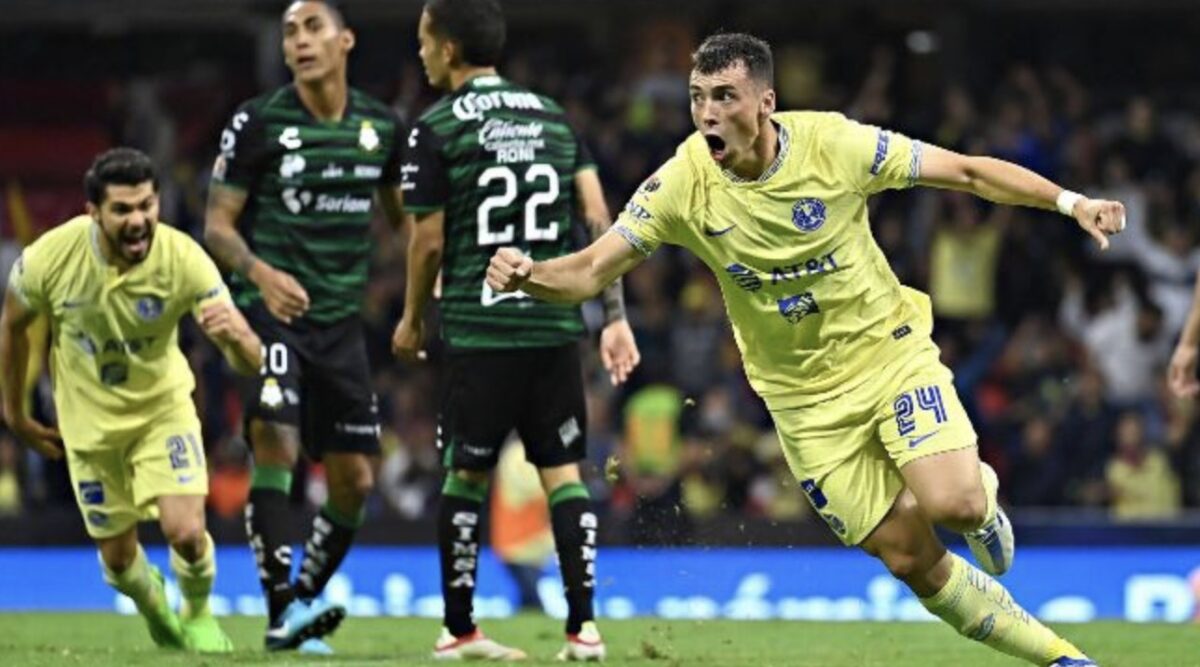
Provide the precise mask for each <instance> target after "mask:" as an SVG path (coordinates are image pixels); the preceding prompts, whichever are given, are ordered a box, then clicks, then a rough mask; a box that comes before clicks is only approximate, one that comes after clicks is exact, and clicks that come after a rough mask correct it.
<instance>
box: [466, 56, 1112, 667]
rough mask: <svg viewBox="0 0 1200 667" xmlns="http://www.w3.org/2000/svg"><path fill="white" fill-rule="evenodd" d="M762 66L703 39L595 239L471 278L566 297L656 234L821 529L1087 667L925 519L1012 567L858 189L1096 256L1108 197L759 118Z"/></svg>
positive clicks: (924, 303)
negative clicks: (983, 213) (697, 295)
mask: <svg viewBox="0 0 1200 667" xmlns="http://www.w3.org/2000/svg"><path fill="white" fill-rule="evenodd" d="M772 70H773V66H772V56H771V50H770V47H769V46H768V45H767V44H766V43H765V42H763V41H761V40H759V39H756V38H754V37H751V36H749V35H744V34H719V35H714V36H712V37H709V38H708V39H706V40H705V41H704V43H703V44H701V45H700V48H699V49H698V50H697V51H696V53H695V55H694V67H693V69H692V72H691V77H690V84H689V87H690V91H691V107H692V119H693V121H694V122H695V125H696V129H697V132H696V133H694V134H693V135H692V136H691V137H689V138H688V139H687V140H686V141H685V142H684V143H683V144H682V145H681V146H680V147H679V150H678V151H677V153H676V155H675V157H673V158H672V159H671V160H669V161H667V162H666V164H664V165H663V166H662V167H661V168H660V169H659V170H658V171H657V173H655V174H654V175H653V176H651V177H650V178H649V179H648V180H646V181H645V183H643V184H642V186H641V188H639V189H638V191H637V192H636V193H635V194H634V195H633V197H632V199H631V200H630V202H629V204H628V206H626V207H625V210H624V211H623V212H622V213H621V215H620V217H619V218H618V220H617V224H616V225H615V226H614V227H613V233H610V234H606V235H605V236H604V237H603V238H601V239H600V240H599V241H596V242H595V243H593V244H592V245H591V246H589V247H588V248H586V249H584V250H582V251H580V252H577V253H574V254H571V255H568V256H566V257H562V258H559V259H553V260H548V261H545V260H543V261H537V260H539V259H540V258H538V257H529V256H528V255H527V254H526V253H524V252H522V251H521V250H520V249H517V248H504V249H501V250H499V251H498V252H497V253H496V255H495V256H494V257H493V259H492V262H491V266H490V268H489V269H488V282H489V284H490V285H491V287H492V288H493V289H494V290H496V291H498V292H504V293H508V292H513V291H515V290H522V291H523V292H524V293H526V294H530V295H532V296H533V297H536V298H539V299H544V300H546V301H549V302H565V303H573V302H578V301H581V300H583V299H586V298H589V297H591V296H592V295H594V294H596V293H597V292H599V291H600V290H601V289H603V288H604V286H605V285H607V284H609V283H610V282H611V281H612V280H614V279H615V278H616V277H618V276H620V275H622V274H624V273H625V272H627V271H629V270H630V269H632V268H633V267H635V266H637V264H638V263H639V262H640V261H641V260H642V259H644V258H645V257H646V256H647V255H649V254H650V253H652V252H654V250H655V248H657V247H658V246H659V245H660V244H662V243H670V244H675V245H680V246H684V247H686V248H688V249H689V250H691V251H692V252H694V253H695V254H696V255H697V256H698V257H699V258H700V259H701V260H703V261H704V263H705V264H707V265H708V267H709V268H710V269H711V270H712V272H713V273H714V274H716V276H717V280H718V282H719V283H720V286H721V291H722V293H723V295H724V299H725V304H726V308H727V310H728V312H729V316H730V319H731V321H732V322H733V327H734V333H735V337H736V339H737V342H738V345H739V347H740V348H741V352H742V357H743V360H744V364H745V367H746V374H747V376H748V377H749V379H750V382H751V383H752V384H753V386H754V388H755V390H756V391H757V392H758V394H759V395H760V396H762V398H763V399H764V400H765V401H766V404H767V406H768V408H769V409H770V411H771V414H772V416H773V417H774V420H775V424H776V428H777V430H778V431H779V436H780V441H781V442H782V446H783V449H784V454H785V455H786V458H787V461H788V464H789V465H790V467H791V469H792V472H793V473H794V474H795V476H796V479H797V480H798V482H799V485H800V488H801V489H802V490H803V491H804V492H805V494H807V496H808V499H809V501H810V502H811V504H812V506H813V507H814V508H815V509H816V511H817V512H818V514H820V516H821V517H822V518H823V519H824V520H825V521H826V522H827V523H828V525H829V527H830V528H831V529H832V530H833V531H834V532H835V533H836V534H837V535H838V537H839V538H841V540H842V541H843V542H844V543H846V544H847V545H858V546H859V547H861V548H862V549H863V550H864V551H866V552H867V553H869V554H871V555H872V556H875V557H876V558H879V559H880V560H882V561H883V563H884V564H885V565H886V566H887V568H888V569H889V570H890V571H891V572H892V574H893V575H895V576H896V577H897V578H898V579H900V580H901V581H903V582H904V583H905V584H907V585H908V586H909V587H910V588H911V589H912V590H913V592H914V593H915V594H916V595H917V596H918V597H919V598H920V599H921V602H922V603H923V604H924V605H925V607H926V608H927V609H929V610H930V611H931V612H932V613H934V614H936V615H937V616H938V617H939V618H941V619H942V620H944V621H945V622H946V623H948V624H949V625H950V626H951V627H953V628H954V629H955V630H956V631H958V632H959V633H961V634H962V635H964V636H966V637H969V638H971V639H974V640H976V641H980V642H983V643H984V644H986V645H988V646H991V647H992V648H994V649H997V650H999V651H1003V652H1004V653H1008V654H1010V655H1013V656H1017V657H1019V658H1023V659H1025V660H1027V661H1029V662H1032V663H1034V664H1039V665H1059V666H1066V665H1094V664H1095V663H1094V662H1092V661H1091V660H1089V659H1088V658H1087V657H1086V656H1085V655H1084V654H1083V653H1082V652H1081V651H1080V650H1079V649H1077V648H1076V647H1075V646H1073V645H1072V644H1071V643H1069V642H1067V641H1066V640H1064V639H1062V638H1061V637H1059V636H1058V635H1056V634H1055V633H1054V632H1052V631H1051V630H1049V629H1048V628H1046V627H1045V626H1043V625H1042V624H1041V623H1040V622H1038V620H1037V619H1035V618H1034V617H1033V616H1031V615H1030V614H1029V613H1028V612H1026V611H1025V610H1023V609H1022V608H1021V607H1020V606H1018V605H1017V603H1016V602H1015V601H1014V600H1013V599H1012V596H1011V595H1009V593H1008V591H1007V590H1006V589H1005V588H1004V587H1003V586H1001V585H1000V584H999V583H998V582H996V581H995V580H993V579H992V578H991V577H989V576H988V575H987V574H984V573H983V572H981V571H979V570H978V569H976V568H975V567H973V566H971V565H970V564H968V563H967V562H966V561H965V560H963V559H962V558H960V557H958V556H956V555H955V554H953V553H950V552H948V551H947V550H946V548H945V547H944V546H943V545H942V544H941V542H940V541H939V540H938V538H937V536H936V534H935V533H934V531H933V524H938V525H941V526H944V527H946V528H948V529H951V530H954V531H957V532H960V533H962V534H963V535H964V536H965V537H966V539H967V541H968V544H969V545H970V547H971V552H972V553H973V554H974V556H975V558H976V560H977V561H978V562H979V564H980V566H982V567H983V569H985V570H987V571H988V572H989V573H991V574H996V575H998V574H1002V573H1004V572H1005V571H1006V570H1008V568H1009V567H1010V565H1011V564H1012V559H1013V537H1012V529H1011V526H1010V525H1009V523H1008V520H1007V518H1006V517H1005V516H1004V512H1003V511H1002V510H1001V508H1000V507H999V506H998V504H997V502H996V494H997V487H998V483H997V479H996V474H995V473H994V472H993V471H992V469H991V468H990V467H988V466H987V465H983V464H981V463H980V461H979V457H978V453H977V450H976V436H975V432H974V430H973V428H972V427H971V424H970V423H969V421H968V420H967V415H966V412H965V411H964V410H963V407H962V404H961V403H960V402H959V399H958V396H957V395H956V394H955V391H954V386H953V384H952V382H951V373H950V370H949V369H947V368H946V367H945V366H943V365H942V364H941V362H940V361H939V358H938V349H937V347H936V346H935V345H934V344H933V342H932V340H931V338H930V331H931V328H932V315H931V312H930V305H929V300H928V299H927V297H926V296H925V295H924V294H921V293H919V292H917V291H915V290H912V289H909V288H906V287H903V286H901V285H900V283H899V281H898V280H897V279H896V276H895V274H894V273H892V271H891V269H890V267H889V266H888V263H887V260H886V259H885V257H884V255H883V253H882V252H881V251H880V250H879V247H878V246H877V245H876V244H875V242H874V240H873V239H872V237H871V234H870V227H869V225H868V222H867V198H868V197H869V196H871V195H872V194H874V193H877V192H880V191H882V190H886V189H891V188H905V187H910V186H913V185H916V184H921V185H927V186H932V187H938V188H950V189H956V190H962V191H965V192H970V193H973V194H975V195H977V196H980V197H983V198H986V199H988V200H991V201H994V202H998V203H1003V204H1019V205H1024V206H1032V207H1037V208H1044V209H1049V210H1055V209H1057V210H1058V211H1060V212H1061V213H1063V214H1064V215H1067V216H1069V217H1072V218H1074V220H1075V222H1076V223H1077V224H1078V225H1079V226H1080V227H1081V228H1082V229H1083V230H1084V231H1085V232H1087V233H1088V234H1090V235H1091V236H1092V237H1094V238H1095V240H1096V242H1097V243H1098V244H1099V245H1100V247H1101V248H1106V247H1107V246H1108V238H1107V237H1108V236H1110V235H1112V234H1115V233H1117V232H1118V231H1120V229H1121V228H1122V227H1123V226H1124V208H1123V207H1122V206H1121V204H1120V203H1118V202H1113V201H1100V200H1093V199H1088V198H1086V197H1083V196H1081V195H1079V194H1076V193H1073V192H1069V191H1064V190H1063V189H1062V188H1060V187H1058V186H1056V185H1055V184H1053V183H1051V182H1050V181H1048V180H1046V179H1044V178H1042V177H1040V176H1038V175H1037V174H1034V173H1032V172H1030V171H1028V170H1026V169H1023V168H1021V167H1018V166H1016V165H1013V164H1010V163H1008V162H1004V161H1001V160H996V159H992V158H987V157H968V156H964V155H959V154H956V153H953V152H950V151H947V150H944V149H941V148H937V147H935V146H931V145H928V144H923V143H921V142H919V141H914V140H911V139H909V138H908V137H905V136H903V135H900V134H897V133H895V132H890V131H888V130H884V129H880V128H876V127H869V126H865V125H860V124H858V123H856V122H854V121H851V120H848V119H846V118H845V117H843V116H842V115H840V114H837V113H811V112H792V113H776V111H775V92H774V90H772V78H773V71H772Z"/></svg>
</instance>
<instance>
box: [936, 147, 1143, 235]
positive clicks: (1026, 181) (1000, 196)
mask: <svg viewBox="0 0 1200 667" xmlns="http://www.w3.org/2000/svg"><path fill="white" fill-rule="evenodd" d="M918 182H919V183H921V184H922V185H928V186H932V187H935V188H946V189H950V190H961V191H963V192H970V193H971V194H974V195H976V196H978V197H982V198H984V199H987V200H989V201H993V202H996V203H998V204H1015V205H1019V206H1030V207H1033V208H1042V209H1047V210H1051V211H1053V210H1061V211H1062V212H1063V213H1064V214H1068V215H1070V216H1071V217H1073V218H1075V221H1076V222H1077V223H1079V226H1080V227H1081V228H1082V229H1083V231H1085V232H1087V233H1088V234H1090V235H1091V236H1092V238H1094V239H1096V243H1097V244H1098V245H1099V246H1100V249H1101V250H1106V249H1108V237H1109V236H1112V235H1114V234H1117V233H1118V232H1120V231H1121V230H1122V229H1124V228H1125V207H1124V206H1123V205H1122V204H1121V203H1120V202H1116V201H1109V200H1104V199H1089V198H1087V197H1083V196H1081V195H1077V194H1075V193H1072V192H1067V191H1065V190H1063V188H1061V187H1059V186H1057V185H1055V184H1054V183H1052V182H1051V181H1049V180H1047V179H1045V178H1043V177H1041V176H1039V175H1037V174H1035V173H1034V172H1032V171H1030V170H1028V169H1026V168H1024V167H1021V166H1018V165H1015V164H1013V163H1011V162H1006V161H1004V160H998V159H996V158H991V157H980V156H968V155H962V154H960V153H955V152H954V151H949V150H946V149H944V148H938V147H937V146H930V145H928V144H926V145H925V146H924V152H923V154H922V156H921V176H920V179H919V180H918Z"/></svg>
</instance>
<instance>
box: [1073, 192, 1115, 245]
mask: <svg viewBox="0 0 1200 667" xmlns="http://www.w3.org/2000/svg"><path fill="white" fill-rule="evenodd" d="M1071 213H1072V214H1073V215H1074V216H1075V221H1076V222H1078V223H1079V226H1080V227H1082V228H1083V231H1085V232H1087V233H1088V234H1091V236H1092V238H1094V239H1096V243H1097V244H1099V245H1100V249H1101V250H1108V237H1110V236H1112V235H1114V234H1118V233H1120V232H1121V231H1122V230H1123V229H1125V206H1124V205H1123V204H1121V202H1119V201H1109V200H1107V199H1088V198H1086V197H1085V198H1083V199H1080V200H1079V201H1078V202H1076V203H1075V208H1074V210H1072V211H1071Z"/></svg>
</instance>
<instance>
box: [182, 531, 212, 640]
mask: <svg viewBox="0 0 1200 667" xmlns="http://www.w3.org/2000/svg"><path fill="white" fill-rule="evenodd" d="M204 541H205V544H204V553H203V554H201V556H200V558H198V559H197V560H196V561H195V562H194V563H189V562H188V561H186V560H184V558H183V556H181V555H179V553H177V552H176V551H175V550H174V549H171V571H172V572H174V573H175V580H176V581H178V582H179V592H180V594H181V595H182V596H183V608H182V609H181V610H180V614H179V615H180V616H181V617H182V618H183V619H184V620H188V619H192V618H196V617H198V616H204V615H206V614H208V613H209V611H208V596H209V594H210V593H212V587H213V581H214V580H216V578H217V556H216V547H215V545H213V539H212V535H209V534H208V533H207V532H206V533H204Z"/></svg>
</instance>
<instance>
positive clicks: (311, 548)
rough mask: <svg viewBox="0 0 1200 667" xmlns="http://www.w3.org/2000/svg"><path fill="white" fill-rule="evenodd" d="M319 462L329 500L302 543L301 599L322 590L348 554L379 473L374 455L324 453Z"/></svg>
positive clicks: (297, 592) (299, 587)
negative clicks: (322, 469)
mask: <svg viewBox="0 0 1200 667" xmlns="http://www.w3.org/2000/svg"><path fill="white" fill-rule="evenodd" d="M321 461H322V463H323V464H324V468H325V482H326V484H327V485H328V488H329V498H328V500H327V501H326V502H325V505H324V506H323V507H322V508H321V510H320V512H319V513H318V514H317V516H316V517H315V518H314V519H313V525H312V532H311V534H310V535H309V538H308V540H307V541H306V542H305V544H304V559H303V560H302V561H301V563H300V574H299V576H298V577H297V580H296V594H297V595H298V596H299V597H300V598H301V599H303V600H312V599H314V598H316V597H317V596H318V595H320V594H321V592H322V591H324V590H325V585H326V584H327V583H329V579H330V578H331V577H333V574H334V573H335V572H337V570H338V568H339V567H340V566H341V564H342V561H343V560H345V558H346V554H347V553H349V552H350V545H351V544H353V543H354V535H355V533H356V532H357V531H358V528H359V527H360V526H362V524H363V519H364V518H365V516H366V502H367V496H368V495H370V493H371V490H372V489H373V488H374V487H375V475H376V472H377V471H378V470H379V456H378V455H371V456H368V455H366V454H360V453H355V452H330V451H327V452H325V453H324V455H323V456H322V457H321Z"/></svg>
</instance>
